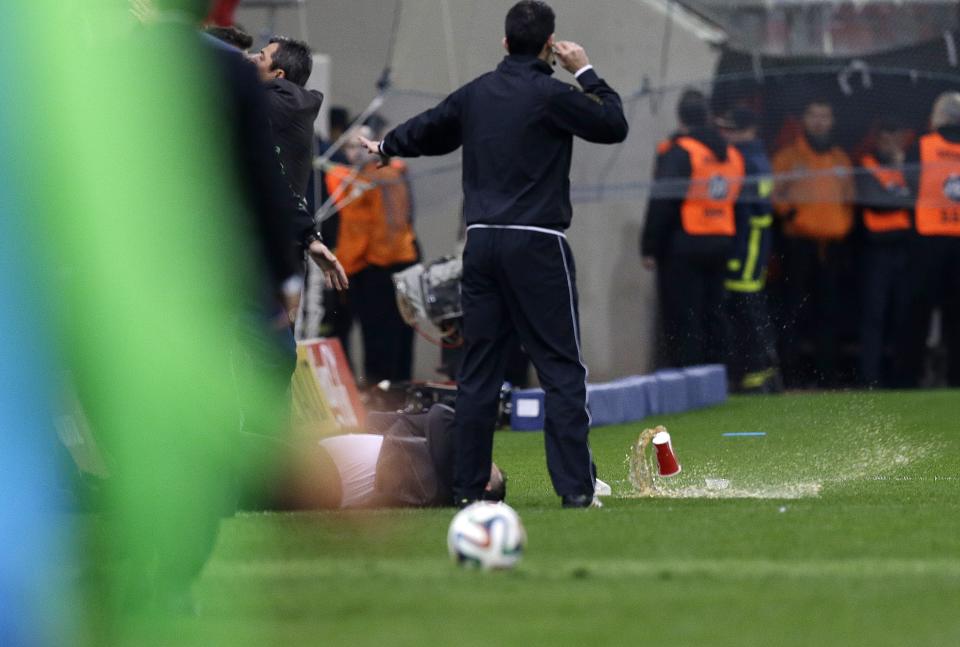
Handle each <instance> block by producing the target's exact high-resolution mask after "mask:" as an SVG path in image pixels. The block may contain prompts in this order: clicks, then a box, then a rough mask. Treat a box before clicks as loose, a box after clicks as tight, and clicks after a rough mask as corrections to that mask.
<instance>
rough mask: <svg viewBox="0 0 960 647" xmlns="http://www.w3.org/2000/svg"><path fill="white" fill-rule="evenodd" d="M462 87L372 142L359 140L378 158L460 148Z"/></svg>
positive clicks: (429, 153)
mask: <svg viewBox="0 0 960 647" xmlns="http://www.w3.org/2000/svg"><path fill="white" fill-rule="evenodd" d="M463 92H464V89H463V88H460V89H459V90H457V91H456V92H454V93H453V94H451V95H450V96H449V97H447V98H446V99H444V100H443V101H442V102H441V103H440V104H439V105H438V106H436V107H434V108H431V109H430V110H427V111H426V112H422V113H420V114H419V115H417V116H416V117H413V118H412V119H410V120H408V121H406V122H404V123H402V124H400V125H399V126H397V127H396V128H394V129H393V130H391V131H390V132H389V133H387V136H386V137H384V138H383V141H382V142H374V141H370V140H369V139H366V138H365V137H361V138H360V141H361V143H362V144H363V145H364V147H366V149H367V150H368V151H369V152H370V153H371V154H372V155H380V157H381V160H383V159H384V158H389V157H394V156H396V157H420V156H421V155H446V154H447V153H452V152H453V151H455V150H457V149H458V148H460V145H461V143H462V141H463V139H462V137H461V133H460V109H461V101H462V94H463Z"/></svg>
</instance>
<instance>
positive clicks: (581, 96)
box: [363, 0, 627, 507]
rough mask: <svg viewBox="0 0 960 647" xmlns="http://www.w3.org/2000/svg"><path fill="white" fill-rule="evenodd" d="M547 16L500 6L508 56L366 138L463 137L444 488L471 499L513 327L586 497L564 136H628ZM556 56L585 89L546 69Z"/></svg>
mask: <svg viewBox="0 0 960 647" xmlns="http://www.w3.org/2000/svg"><path fill="white" fill-rule="evenodd" d="M554 23H555V19H554V14H553V11H552V10H551V9H550V7H549V6H547V5H546V4H545V3H543V2H535V1H531V0H524V1H523V2H519V3H518V4H516V5H515V6H514V7H513V8H512V9H511V10H510V12H509V13H508V14H507V19H506V40H505V44H506V46H507V49H508V51H509V52H510V55H509V56H507V57H506V58H505V59H504V60H503V62H502V63H501V64H500V65H499V66H498V67H497V69H496V70H495V71H493V72H490V73H488V74H485V75H483V76H481V77H479V78H478V79H476V80H474V81H473V82H471V83H469V84H467V85H466V86H464V87H462V88H460V89H459V90H457V91H456V92H454V93H453V94H452V95H450V96H449V97H447V99H445V100H444V101H443V102H442V103H440V105H438V106H437V107H435V108H433V109H432V110H428V111H427V112H425V113H423V114H421V115H419V116H417V117H414V118H413V119H411V120H410V121H408V122H406V123H404V124H402V125H400V126H398V127H397V128H396V129H394V130H393V131H392V132H390V133H389V134H388V135H387V136H386V138H385V139H384V140H383V141H382V142H368V141H366V140H363V143H364V144H365V145H366V146H367V148H368V150H370V151H371V152H376V153H379V154H381V155H383V156H389V155H401V156H405V157H416V156H419V155H444V154H447V153H450V152H453V151H454V150H456V149H457V148H459V147H461V146H462V147H463V189H464V214H465V217H466V223H467V232H468V234H467V243H466V248H465V250H464V258H463V263H464V267H463V287H462V298H463V312H464V338H465V341H466V347H465V352H464V358H463V362H462V365H461V367H460V373H459V380H458V382H459V395H458V397H457V407H456V427H457V438H456V444H457V446H456V469H455V478H454V488H453V490H454V496H455V499H456V503H457V504H458V505H464V504H466V503H469V502H471V501H475V500H478V499H480V498H481V496H482V494H483V490H484V486H485V484H486V483H487V480H488V479H489V478H490V463H491V459H492V449H493V430H494V424H495V421H496V416H497V402H498V398H499V395H500V387H501V385H502V383H503V376H504V367H505V363H506V360H507V354H506V352H505V350H506V348H507V345H508V343H509V341H510V339H511V336H512V335H513V334H514V333H516V334H517V335H518V336H519V338H520V341H521V342H522V343H523V346H524V348H525V349H526V350H527V352H528V353H529V354H530V357H531V359H532V360H533V363H534V366H535V367H536V369H537V373H538V375H539V377H540V382H541V384H542V385H543V387H544V390H545V391H546V423H545V428H544V430H545V432H546V447H547V466H548V468H549V471H550V477H551V479H552V481H553V486H554V489H555V490H556V492H557V494H559V495H560V496H561V498H562V501H563V505H564V506H565V507H588V506H591V505H593V502H594V497H593V493H594V478H595V474H594V468H593V465H592V460H591V455H590V449H589V446H588V443H587V434H588V431H589V424H590V417H589V414H588V412H587V408H586V378H587V369H586V367H585V366H584V364H583V357H582V354H581V352H580V334H579V332H580V331H579V319H578V317H579V315H578V311H577V291H576V282H575V273H574V272H575V270H574V264H573V257H572V255H571V253H570V247H569V245H568V244H567V241H566V237H565V235H564V233H563V232H564V230H566V229H567V228H568V227H569V226H570V220H571V217H572V208H571V205H570V180H569V172H570V163H571V154H572V152H573V137H574V136H578V137H582V138H583V139H586V140H588V141H591V142H597V143H617V142H621V141H623V140H624V139H625V138H626V136H627V122H626V119H625V117H624V115H623V106H622V104H621V101H620V97H619V96H618V95H617V93H616V92H615V91H614V90H612V89H611V88H610V86H608V85H607V84H606V83H605V82H604V81H603V80H601V79H600V77H599V76H597V74H596V72H594V71H593V68H592V66H590V65H589V61H588V60H587V57H586V54H585V53H584V52H583V49H582V48H581V47H579V46H578V45H576V44H574V43H566V42H556V43H555V42H554V39H553V30H554ZM554 55H556V57H557V58H558V59H559V61H560V62H561V63H562V64H563V66H564V68H566V69H567V70H569V71H571V72H573V73H575V76H576V78H577V80H578V81H579V83H580V85H581V86H582V88H583V91H582V92H581V91H579V90H577V89H576V88H574V87H573V86H571V85H568V84H566V83H561V82H560V81H556V80H554V79H551V78H550V75H551V73H552V72H553V70H552V68H551V66H550V62H549V61H550V60H551V59H552V58H553V56H554Z"/></svg>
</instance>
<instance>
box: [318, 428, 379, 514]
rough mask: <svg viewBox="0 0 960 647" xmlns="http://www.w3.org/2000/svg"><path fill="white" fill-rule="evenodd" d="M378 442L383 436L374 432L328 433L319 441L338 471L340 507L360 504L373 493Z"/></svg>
mask: <svg viewBox="0 0 960 647" xmlns="http://www.w3.org/2000/svg"><path fill="white" fill-rule="evenodd" d="M382 445H383V436H377V435H374V434H348V435H344V436H332V437H330V438H324V439H323V440H321V441H320V446H321V447H323V448H324V449H325V450H327V452H328V453H329V454H330V458H331V459H333V463H334V465H336V466H337V471H338V472H340V482H341V489H342V491H343V498H342V500H341V502H340V507H341V508H351V507H355V506H358V505H362V504H364V503H366V501H367V499H369V498H370V496H371V495H372V494H373V489H374V482H375V481H376V477H377V460H378V459H379V458H380V447H381V446H382Z"/></svg>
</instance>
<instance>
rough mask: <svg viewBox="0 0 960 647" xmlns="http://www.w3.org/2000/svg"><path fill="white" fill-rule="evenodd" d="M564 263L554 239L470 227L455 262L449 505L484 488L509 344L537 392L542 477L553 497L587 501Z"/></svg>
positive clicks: (579, 363) (581, 402) (579, 366)
mask: <svg viewBox="0 0 960 647" xmlns="http://www.w3.org/2000/svg"><path fill="white" fill-rule="evenodd" d="M575 276H576V274H575V269H574V265H573V255H572V254H571V253H570V247H569V245H568V244H567V241H566V238H565V237H564V236H562V235H561V234H560V233H559V232H551V231H549V230H530V229H515V228H476V227H474V228H470V229H469V233H468V235H467V244H466V248H465V250H464V254H463V287H462V297H463V320H464V340H465V342H466V346H465V351H464V357H463V361H462V363H461V366H460V374H459V380H458V382H459V391H458V395H457V406H456V432H457V435H456V462H455V467H456V470H455V476H454V497H455V499H456V500H457V501H460V500H462V499H477V498H479V497H480V495H481V494H482V493H483V489H484V487H485V486H486V484H487V481H488V480H489V479H490V463H491V460H492V452H493V432H494V425H495V423H496V417H497V406H498V400H499V396H500V387H501V385H502V383H503V377H504V372H505V369H506V362H507V350H508V346H509V342H510V340H511V335H512V334H513V333H514V331H515V332H516V334H517V336H518V337H519V339H520V342H521V343H522V344H523V346H524V348H525V349H526V351H527V353H528V354H529V355H530V359H531V360H532V361H533V365H534V367H535V368H536V370H537V375H538V376H539V378H540V383H541V385H542V386H543V389H544V391H545V392H546V422H545V427H544V431H545V436H546V438H545V442H546V451H547V468H548V469H549V472H550V478H551V480H552V481H553V487H554V490H556V492H557V494H559V495H560V496H569V495H580V494H591V495H592V494H593V490H594V468H593V464H592V458H591V454H590V448H589V445H588V444H587V435H588V433H589V427H590V417H589V413H588V412H587V393H586V379H587V369H586V366H584V364H583V359H582V355H581V352H580V329H579V312H578V309H577V288H576V280H575Z"/></svg>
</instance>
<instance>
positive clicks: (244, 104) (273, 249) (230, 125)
mask: <svg viewBox="0 0 960 647" xmlns="http://www.w3.org/2000/svg"><path fill="white" fill-rule="evenodd" d="M190 37H191V38H192V39H193V40H196V41H200V42H202V43H203V45H204V47H203V49H204V51H205V52H206V53H207V54H208V55H209V56H210V57H211V58H212V59H213V60H214V62H215V66H216V68H215V69H216V72H217V76H218V78H217V79H216V80H215V81H219V83H220V84H219V86H218V85H217V83H216V82H214V83H213V84H212V88H216V90H214V89H212V88H211V90H210V92H211V94H213V93H214V92H215V91H219V93H220V95H219V96H218V98H217V99H218V102H219V104H220V105H221V106H222V107H223V111H222V113H221V114H222V117H223V120H224V122H225V124H226V128H225V132H226V135H227V137H228V142H227V143H228V145H229V146H230V149H231V150H230V157H231V159H232V160H233V161H234V163H235V165H236V166H235V167H234V169H231V170H232V171H234V173H235V176H234V177H235V178H236V181H237V184H238V186H239V187H240V189H241V191H242V193H241V195H240V200H241V203H242V204H243V206H244V207H246V210H247V211H248V213H249V214H250V216H251V217H252V225H253V237H254V239H255V240H256V241H257V243H258V244H259V247H260V252H261V255H262V258H263V261H264V265H265V266H266V269H267V270H268V272H269V275H270V278H271V286H270V287H271V288H274V289H276V290H277V291H279V288H280V286H281V284H282V283H283V281H284V280H285V279H287V278H289V277H290V276H292V275H294V274H296V273H297V272H298V271H299V265H298V262H297V260H296V258H295V256H294V254H293V253H292V248H291V245H290V241H291V239H292V238H293V237H294V236H295V232H294V227H293V222H294V219H295V217H296V214H295V204H294V201H293V200H292V195H291V192H290V190H289V188H288V187H287V185H286V182H285V181H284V179H283V175H282V174H281V172H280V165H279V164H278V163H277V161H276V159H277V158H276V154H275V153H274V152H273V145H272V141H271V140H272V137H271V135H270V121H269V118H268V107H267V100H266V96H265V94H264V91H263V87H262V84H261V83H260V80H259V79H258V78H257V74H256V70H254V69H253V67H252V66H251V65H250V63H249V62H247V61H246V60H244V58H243V55H242V54H241V53H240V52H238V51H234V50H230V49H228V48H225V47H222V46H219V45H217V44H215V43H213V44H212V43H210V42H209V41H206V40H201V39H200V38H199V37H198V36H197V34H196V32H195V31H191V32H190ZM211 127H213V126H212V125H211ZM311 225H312V222H311Z"/></svg>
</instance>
